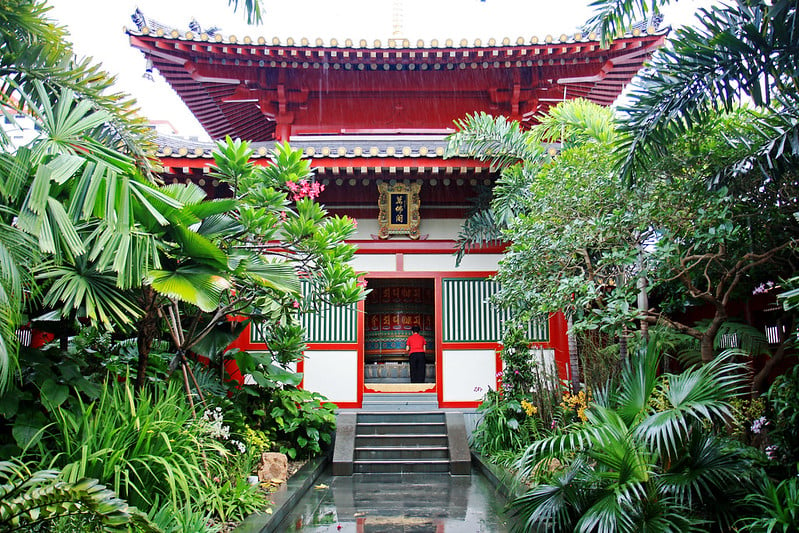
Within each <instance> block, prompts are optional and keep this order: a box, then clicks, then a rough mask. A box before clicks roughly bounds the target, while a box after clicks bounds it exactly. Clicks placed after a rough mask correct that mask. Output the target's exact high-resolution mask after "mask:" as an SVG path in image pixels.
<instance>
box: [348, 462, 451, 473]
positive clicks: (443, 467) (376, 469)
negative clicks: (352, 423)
mask: <svg viewBox="0 0 799 533" xmlns="http://www.w3.org/2000/svg"><path fill="white" fill-rule="evenodd" d="M353 469H354V471H355V472H357V473H370V474H383V473H406V472H407V473H423V472H442V473H443V472H449V459H429V460H422V461H417V460H413V459H401V460H394V461H391V460H367V459H357V460H355V461H353Z"/></svg>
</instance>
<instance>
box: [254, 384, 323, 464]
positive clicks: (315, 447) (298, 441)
mask: <svg viewBox="0 0 799 533" xmlns="http://www.w3.org/2000/svg"><path fill="white" fill-rule="evenodd" d="M260 398H261V404H260V405H261V407H260V408H258V409H255V410H254V411H253V414H252V416H253V423H252V426H253V428H255V429H259V430H261V431H263V432H264V433H265V434H266V436H267V437H268V439H269V440H270V441H272V442H274V443H275V448H276V449H277V451H280V452H281V453H285V454H286V455H287V456H288V457H289V458H291V459H298V458H306V457H313V456H315V455H319V454H320V453H322V449H323V447H324V446H326V445H328V444H330V442H331V441H332V434H333V430H334V429H335V428H336V415H335V409H336V407H335V405H334V404H332V403H328V402H326V398H325V397H324V396H322V395H321V394H319V393H316V392H312V391H308V390H304V389H298V388H296V387H293V386H290V385H285V386H284V388H278V389H271V390H267V389H263V393H262V396H261V397H260Z"/></svg>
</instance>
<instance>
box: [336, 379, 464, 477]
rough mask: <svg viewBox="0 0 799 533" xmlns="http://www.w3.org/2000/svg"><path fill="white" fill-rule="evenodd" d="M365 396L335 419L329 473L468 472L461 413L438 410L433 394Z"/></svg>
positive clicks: (458, 473) (453, 473) (457, 473)
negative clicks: (359, 406) (360, 403)
mask: <svg viewBox="0 0 799 533" xmlns="http://www.w3.org/2000/svg"><path fill="white" fill-rule="evenodd" d="M367 396H370V397H368V398H367V397H364V402H363V408H362V409H361V410H359V411H357V412H354V411H345V412H341V413H339V415H338V417H337V418H338V421H337V431H336V445H335V449H334V452H333V474H334V475H352V474H353V473H365V474H376V473H380V474H387V473H399V474H407V473H450V474H452V475H468V474H469V472H470V460H471V457H470V454H469V447H468V443H467V442H466V429H465V426H464V421H463V414H462V413H459V412H445V411H442V410H438V409H437V408H436V406H437V402H436V400H435V394H433V395H426V394H378V395H367ZM431 397H432V398H431Z"/></svg>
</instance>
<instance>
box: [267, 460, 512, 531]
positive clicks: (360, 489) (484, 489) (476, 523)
mask: <svg viewBox="0 0 799 533" xmlns="http://www.w3.org/2000/svg"><path fill="white" fill-rule="evenodd" d="M504 505H505V500H504V498H503V497H502V496H501V495H500V494H499V493H497V492H496V489H495V488H494V486H493V485H492V484H491V483H490V482H489V481H488V480H487V479H486V478H485V477H483V476H482V475H481V474H480V473H479V472H477V471H475V470H474V469H473V470H472V475H471V476H450V475H449V474H410V473H408V474H355V475H353V476H352V477H349V476H336V477H334V476H332V475H330V472H329V471H328V472H326V473H325V474H323V475H322V476H320V477H319V479H318V480H317V482H316V484H315V486H314V487H312V488H311V489H310V490H309V491H308V492H307V493H306V494H305V496H303V498H302V499H301V500H300V502H299V504H298V505H297V506H296V507H295V508H294V510H293V511H292V512H291V513H290V514H289V515H288V517H287V518H286V520H285V521H284V522H283V523H282V524H280V526H279V527H278V528H277V531H313V532H336V533H338V532H341V533H348V532H352V533H378V532H379V533H423V532H425V533H426V532H435V533H444V532H446V533H456V532H457V533H461V532H463V533H477V532H491V533H503V532H507V531H509V529H510V528H509V525H508V523H507V520H506V518H505V517H504V516H503V514H502V510H503V507H504Z"/></svg>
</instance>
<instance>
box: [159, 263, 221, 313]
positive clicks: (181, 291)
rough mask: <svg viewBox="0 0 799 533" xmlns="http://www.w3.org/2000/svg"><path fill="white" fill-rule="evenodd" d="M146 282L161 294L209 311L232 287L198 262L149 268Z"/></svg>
mask: <svg viewBox="0 0 799 533" xmlns="http://www.w3.org/2000/svg"><path fill="white" fill-rule="evenodd" d="M146 282H147V283H148V284H150V285H152V287H153V288H154V289H155V290H157V291H158V292H160V293H161V294H163V295H165V296H167V297H168V298H172V299H175V300H179V301H181V302H187V303H190V304H192V305H195V306H197V307H199V308H200V309H202V310H203V311H205V312H206V313H210V312H211V311H215V310H216V309H217V308H218V307H219V305H220V303H221V301H222V296H223V295H224V293H225V292H226V291H229V290H230V289H231V288H232V284H231V282H230V280H229V279H227V277H225V276H223V275H220V274H219V272H218V270H216V269H212V268H208V267H205V266H200V265H188V266H179V267H178V268H176V269H174V270H155V269H153V270H150V272H149V273H148V275H147V279H146Z"/></svg>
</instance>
